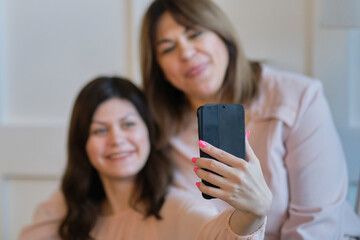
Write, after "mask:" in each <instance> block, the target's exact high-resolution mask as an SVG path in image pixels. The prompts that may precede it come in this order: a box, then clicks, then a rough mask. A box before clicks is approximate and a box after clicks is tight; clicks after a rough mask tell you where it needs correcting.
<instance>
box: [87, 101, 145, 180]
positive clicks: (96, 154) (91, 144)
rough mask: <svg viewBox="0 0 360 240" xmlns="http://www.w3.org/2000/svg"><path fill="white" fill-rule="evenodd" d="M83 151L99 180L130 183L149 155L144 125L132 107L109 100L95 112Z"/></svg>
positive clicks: (127, 103) (128, 103)
mask: <svg viewBox="0 0 360 240" xmlns="http://www.w3.org/2000/svg"><path fill="white" fill-rule="evenodd" d="M89 131H90V132H89V138H88V140H87V143H86V152H87V155H88V157H89V159H90V162H91V164H92V165H93V166H94V168H95V169H96V170H97V171H98V173H99V175H100V178H101V179H103V180H104V178H106V179H121V180H133V179H134V177H135V175H136V174H137V173H138V172H139V171H140V170H141V169H142V168H143V166H144V165H145V163H146V161H147V158H148V156H149V153H150V140H149V133H148V129H147V127H146V124H145V123H144V121H143V120H142V118H141V116H140V115H139V113H138V111H137V110H136V108H135V107H134V105H133V104H132V103H131V102H129V101H128V100H125V99H120V98H112V99H109V100H107V101H105V102H103V103H102V104H101V105H100V106H99V107H98V108H97V110H96V111H95V114H94V116H93V119H92V123H91V125H90V130H89Z"/></svg>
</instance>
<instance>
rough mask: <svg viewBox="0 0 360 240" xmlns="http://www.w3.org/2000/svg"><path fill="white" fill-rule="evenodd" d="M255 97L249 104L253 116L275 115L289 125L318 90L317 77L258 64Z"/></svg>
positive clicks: (320, 88) (262, 117)
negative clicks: (259, 68) (258, 70)
mask: <svg viewBox="0 0 360 240" xmlns="http://www.w3.org/2000/svg"><path fill="white" fill-rule="evenodd" d="M262 67H263V71H262V77H261V81H260V84H259V97H258V99H257V100H256V101H255V102H254V104H253V106H252V107H251V111H252V112H253V113H254V116H255V119H266V118H279V119H281V120H282V121H284V122H285V124H287V125H289V126H292V125H293V123H294V121H295V118H296V116H297V114H298V112H299V110H300V108H301V107H303V106H304V105H308V102H311V101H312V99H313V98H315V97H316V96H317V95H319V94H322V84H321V82H320V81H319V80H317V79H314V78H310V77H308V76H305V75H302V74H298V73H294V72H287V71H280V70H277V69H274V68H271V67H269V66H264V65H263V66H262Z"/></svg>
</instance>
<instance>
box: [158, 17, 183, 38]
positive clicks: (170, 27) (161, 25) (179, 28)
mask: <svg viewBox="0 0 360 240" xmlns="http://www.w3.org/2000/svg"><path fill="white" fill-rule="evenodd" d="M184 29H185V26H184V25H181V24H179V23H178V22H176V21H175V19H174V17H173V16H172V15H171V14H170V13H169V12H164V13H163V14H162V15H161V17H160V18H159V21H158V23H157V29H156V36H157V40H160V39H161V38H164V37H167V36H168V35H171V34H176V33H178V32H181V33H183V32H184Z"/></svg>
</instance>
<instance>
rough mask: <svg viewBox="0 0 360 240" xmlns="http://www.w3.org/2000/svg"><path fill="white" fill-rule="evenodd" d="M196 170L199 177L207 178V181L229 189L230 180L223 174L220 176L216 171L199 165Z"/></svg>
mask: <svg viewBox="0 0 360 240" xmlns="http://www.w3.org/2000/svg"><path fill="white" fill-rule="evenodd" d="M194 171H195V173H196V175H197V176H198V177H199V178H201V179H202V180H205V181H207V182H209V183H211V184H213V185H215V186H218V187H220V188H224V189H227V188H228V187H229V185H230V182H229V181H228V180H227V179H226V178H224V177H223V176H220V175H218V174H216V173H213V172H209V171H206V170H204V169H201V168H197V167H195V168H194Z"/></svg>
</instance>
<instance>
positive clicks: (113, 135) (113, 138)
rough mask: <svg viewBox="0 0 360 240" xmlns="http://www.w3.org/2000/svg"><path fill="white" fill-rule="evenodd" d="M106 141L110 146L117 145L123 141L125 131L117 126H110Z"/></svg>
mask: <svg viewBox="0 0 360 240" xmlns="http://www.w3.org/2000/svg"><path fill="white" fill-rule="evenodd" d="M108 142H109V145H110V146H119V145H121V144H123V143H124V142H125V133H124V132H123V131H121V130H120V129H118V128H112V129H111V131H110V134H109V138H108Z"/></svg>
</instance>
